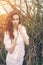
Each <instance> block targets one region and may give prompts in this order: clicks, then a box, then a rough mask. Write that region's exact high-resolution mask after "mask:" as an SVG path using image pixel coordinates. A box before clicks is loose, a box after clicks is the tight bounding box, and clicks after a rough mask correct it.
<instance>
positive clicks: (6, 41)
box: [4, 32, 11, 51]
mask: <svg viewBox="0 0 43 65" xmlns="http://www.w3.org/2000/svg"><path fill="white" fill-rule="evenodd" d="M4 45H5V49H6V50H7V51H8V49H9V48H10V45H11V40H10V39H9V36H8V34H7V33H6V32H5V34H4Z"/></svg>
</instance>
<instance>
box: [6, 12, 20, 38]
mask: <svg viewBox="0 0 43 65" xmlns="http://www.w3.org/2000/svg"><path fill="white" fill-rule="evenodd" d="M16 14H17V15H18V16H19V14H18V13H17V12H11V13H10V16H8V17H7V25H6V30H7V31H8V32H9V36H10V39H14V35H13V23H12V22H11V21H12V19H13V15H16ZM19 24H20V16H19Z"/></svg>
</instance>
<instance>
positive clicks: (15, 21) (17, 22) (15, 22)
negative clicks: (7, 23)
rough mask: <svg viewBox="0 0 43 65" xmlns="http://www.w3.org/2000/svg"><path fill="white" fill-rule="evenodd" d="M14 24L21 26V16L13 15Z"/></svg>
mask: <svg viewBox="0 0 43 65" xmlns="http://www.w3.org/2000/svg"><path fill="white" fill-rule="evenodd" d="M12 22H13V25H14V26H18V24H19V15H17V14H15V15H13V19H12Z"/></svg>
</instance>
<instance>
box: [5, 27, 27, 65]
mask: <svg viewBox="0 0 43 65" xmlns="http://www.w3.org/2000/svg"><path fill="white" fill-rule="evenodd" d="M23 30H24V32H25V33H26V30H25V28H24V27H23ZM26 36H27V34H26ZM4 45H5V48H6V50H7V51H8V48H10V45H11V40H10V38H9V35H8V34H6V32H5V34H4ZM24 55H25V45H24V41H23V38H22V36H21V34H20V32H19V31H18V37H17V41H16V46H15V48H14V52H13V53H12V54H11V53H9V52H8V53H7V57H6V65H22V64H23V60H24Z"/></svg>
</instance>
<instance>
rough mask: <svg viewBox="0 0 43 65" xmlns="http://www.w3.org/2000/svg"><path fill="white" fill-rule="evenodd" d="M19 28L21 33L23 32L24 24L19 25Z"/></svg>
mask: <svg viewBox="0 0 43 65" xmlns="http://www.w3.org/2000/svg"><path fill="white" fill-rule="evenodd" d="M18 30H19V31H20V33H23V30H22V25H19V26H18Z"/></svg>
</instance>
